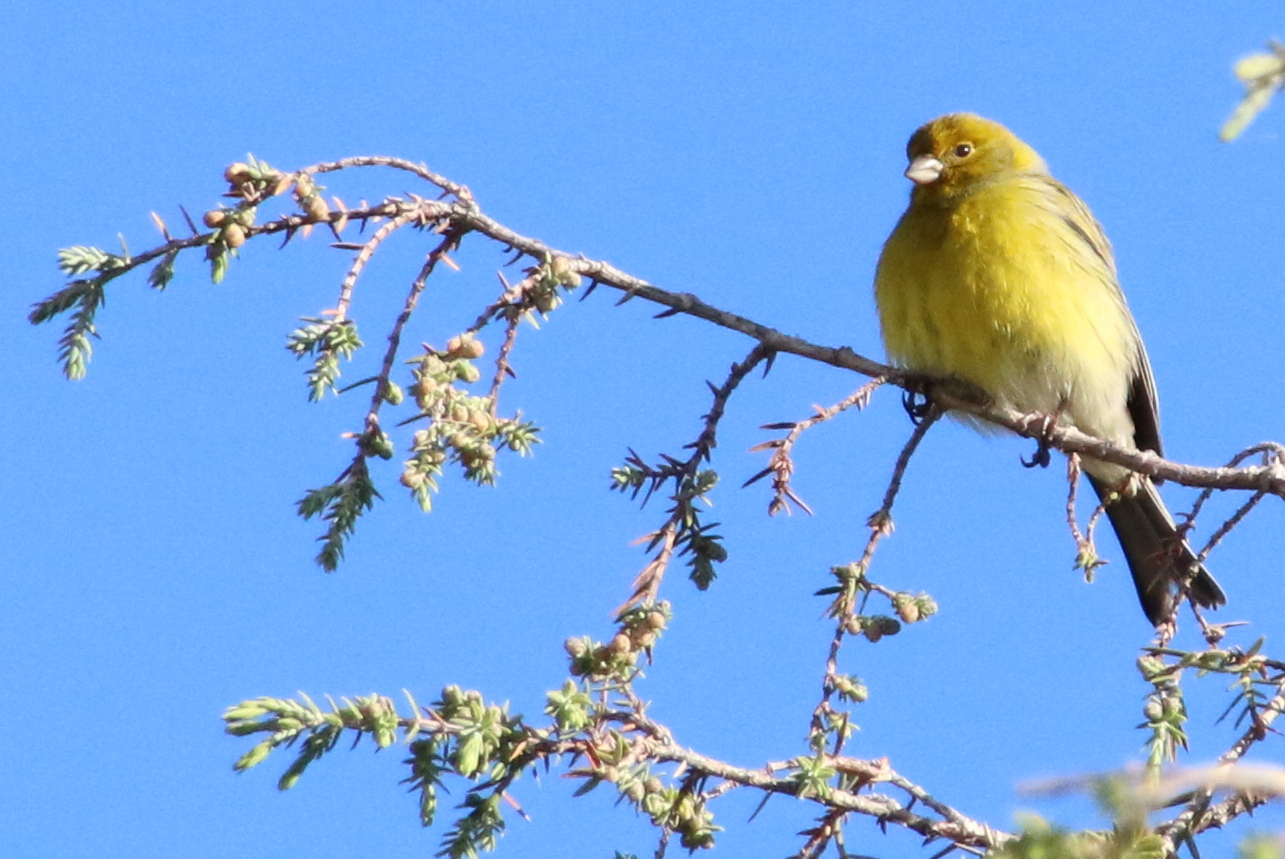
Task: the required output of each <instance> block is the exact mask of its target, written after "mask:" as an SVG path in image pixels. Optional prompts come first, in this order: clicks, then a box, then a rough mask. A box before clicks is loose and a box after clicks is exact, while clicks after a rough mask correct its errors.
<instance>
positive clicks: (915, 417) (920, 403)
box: [901, 391, 933, 426]
mask: <svg viewBox="0 0 1285 859" xmlns="http://www.w3.org/2000/svg"><path fill="white" fill-rule="evenodd" d="M901 407H902V408H904V409H905V410H906V414H907V415H909V416H910V422H911V423H913V424H914V425H915V426H919V425H920V424H922V423H923V422H924V418H926V417H928V412H930V411H931V410H932V407H933V401H932V399H931V398H929V396H928V395H927V394H926V393H924V392H922V391H902V392H901Z"/></svg>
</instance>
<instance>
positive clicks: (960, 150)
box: [955, 143, 973, 158]
mask: <svg viewBox="0 0 1285 859" xmlns="http://www.w3.org/2000/svg"><path fill="white" fill-rule="evenodd" d="M972 154H973V144H971V143H961V144H959V145H958V146H956V147H955V157H956V158H967V157H968V156H969V155H972Z"/></svg>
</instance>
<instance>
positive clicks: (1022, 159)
mask: <svg viewBox="0 0 1285 859" xmlns="http://www.w3.org/2000/svg"><path fill="white" fill-rule="evenodd" d="M906 154H907V157H908V158H909V160H910V166H909V167H908V168H907V169H906V177H907V178H909V179H910V180H911V181H912V182H914V183H915V184H914V188H913V189H912V190H911V194H910V206H909V207H908V208H907V209H906V212H905V214H904V215H902V216H901V220H900V221H899V222H898V223H897V226H896V228H895V229H894V230H893V231H892V235H891V236H889V237H888V241H887V243H886V244H885V245H884V248H883V253H882V254H881V255H880V257H879V266H878V269H877V272H876V274H875V301H876V303H877V304H878V306H879V320H880V324H881V325H882V329H883V340H884V345H885V347H886V348H887V351H888V355H889V358H890V359H891V360H892V361H893V362H894V363H895V364H896V365H898V366H901V367H904V368H906V369H908V370H915V371H919V372H924V373H932V374H937V375H942V376H954V377H956V378H959V379H961V380H963V381H965V382H969V383H971V384H972V385H974V386H976V387H978V388H980V389H981V390H982V391H984V392H986V394H987V395H989V396H990V397H991V398H992V399H993V400H994V402H995V403H996V404H997V405H1000V406H1006V407H1008V408H1012V409H1017V410H1019V411H1022V412H1027V413H1032V412H1034V413H1040V414H1043V415H1048V416H1056V417H1057V418H1058V419H1059V420H1060V421H1061V422H1063V423H1066V424H1069V425H1071V426H1074V427H1076V428H1077V429H1079V430H1081V431H1082V432H1085V433H1088V434H1089V435H1093V436H1097V437H1099V438H1103V439H1106V440H1108V441H1111V442H1113V443H1115V444H1117V445H1120V446H1121V447H1125V448H1130V449H1137V450H1152V451H1155V452H1156V453H1157V454H1160V453H1161V446H1160V424H1159V415H1158V412H1157V403H1156V390H1155V383H1154V381H1153V379H1152V376H1151V365H1150V362H1149V361H1148V360H1147V353H1146V349H1145V348H1144V347H1143V345H1142V337H1141V335H1139V333H1138V327H1137V325H1136V324H1135V323H1134V321H1133V316H1132V314H1130V313H1129V308H1128V305H1127V304H1126V303H1125V300H1124V293H1122V292H1121V291H1120V284H1119V281H1118V280H1117V277H1116V269H1115V261H1114V260H1113V258H1112V256H1111V245H1110V244H1109V243H1108V242H1107V238H1106V236H1105V235H1104V234H1103V232H1102V228H1101V227H1100V226H1099V225H1098V222H1097V221H1096V220H1094V218H1093V215H1092V214H1091V213H1090V212H1089V209H1088V207H1087V206H1086V205H1085V204H1084V203H1083V202H1082V201H1081V200H1080V198H1078V197H1076V196H1075V194H1073V193H1071V191H1069V190H1068V189H1067V188H1066V186H1064V185H1062V184H1061V183H1060V182H1058V181H1057V180H1056V179H1054V178H1053V177H1052V176H1050V175H1049V172H1048V168H1047V167H1046V166H1045V164H1044V160H1043V159H1042V158H1040V156H1039V155H1038V154H1037V153H1036V152H1035V150H1034V149H1032V148H1031V147H1030V146H1028V145H1026V144H1025V143H1023V142H1022V141H1021V140H1019V139H1018V138H1017V136H1016V135H1014V134H1013V133H1012V132H1011V131H1009V130H1008V129H1007V128H1005V127H1004V126H1002V125H1000V124H999V123H996V122H992V121H990V120H988V119H983V118H982V117H980V116H975V115H973V114H968V113H952V114H948V115H946V116H942V117H939V118H937V119H934V120H933V121H932V122H929V123H928V124H927V125H924V126H923V127H921V128H920V129H918V130H917V131H916V132H915V133H914V135H913V136H912V137H911V138H910V142H909V143H908V144H907V146H906ZM1084 470H1085V472H1086V473H1087V474H1088V477H1089V482H1090V483H1092V484H1093V488H1094V489H1095V490H1096V491H1097V494H1098V497H1099V498H1102V499H1103V500H1107V499H1109V498H1110V497H1111V496H1112V494H1113V493H1115V494H1116V496H1117V497H1116V500H1114V501H1112V502H1111V503H1109V504H1107V507H1106V512H1107V516H1108V518H1109V519H1110V521H1111V525H1112V526H1113V527H1114V528H1115V532H1116V536H1117V537H1118V538H1119V540H1120V546H1121V548H1122V549H1123V550H1124V556H1125V558H1126V559H1127V560H1128V563H1129V569H1130V571H1131V572H1132V573H1133V583H1134V585H1135V587H1137V590H1138V599H1139V600H1141V602H1142V609H1143V611H1144V612H1146V615H1147V619H1148V620H1150V621H1151V623H1152V624H1153V625H1157V624H1159V623H1160V622H1161V621H1163V620H1164V619H1165V618H1166V617H1168V616H1170V614H1171V613H1172V611H1173V608H1174V603H1175V599H1176V592H1177V589H1178V587H1179V584H1180V583H1181V582H1184V581H1186V582H1188V584H1187V589H1188V593H1189V594H1190V597H1191V599H1192V600H1193V601H1194V602H1196V603H1197V604H1198V605H1201V606H1205V607H1210V608H1213V607H1217V606H1219V605H1222V604H1223V603H1224V602H1225V601H1226V597H1225V596H1224V595H1223V592H1222V589H1221V588H1220V587H1219V586H1218V583H1217V582H1216V581H1214V579H1213V577H1212V576H1211V575H1209V571H1208V570H1206V569H1205V568H1204V567H1203V566H1201V565H1200V564H1199V563H1198V562H1197V560H1196V557H1195V555H1194V553H1193V552H1192V550H1191V547H1190V546H1188V545H1187V543H1186V542H1184V541H1183V540H1181V539H1179V538H1178V536H1177V531H1176V529H1175V527H1174V521H1173V517H1172V516H1171V515H1170V514H1169V511H1168V510H1167V509H1166V508H1165V506H1164V502H1163V501H1161V500H1160V495H1159V494H1158V493H1157V492H1156V488H1155V486H1154V485H1152V482H1151V481H1150V480H1149V479H1148V478H1146V477H1143V476H1140V475H1132V476H1131V472H1129V470H1128V469H1126V468H1123V467H1121V466H1118V465H1113V464H1111V463H1107V462H1103V461H1100V460H1094V459H1085V461H1084Z"/></svg>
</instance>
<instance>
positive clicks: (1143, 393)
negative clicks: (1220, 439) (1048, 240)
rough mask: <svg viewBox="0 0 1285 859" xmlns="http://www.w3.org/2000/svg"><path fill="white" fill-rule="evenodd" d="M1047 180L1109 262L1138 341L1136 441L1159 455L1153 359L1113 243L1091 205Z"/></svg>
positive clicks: (1066, 218)
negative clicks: (1122, 280)
mask: <svg viewBox="0 0 1285 859" xmlns="http://www.w3.org/2000/svg"><path fill="white" fill-rule="evenodd" d="M1047 182H1048V184H1049V185H1050V186H1051V187H1052V188H1053V189H1054V190H1055V191H1056V192H1057V195H1058V196H1059V198H1060V199H1061V202H1062V203H1064V204H1065V205H1066V209H1065V210H1063V213H1062V215H1061V218H1062V221H1063V222H1064V223H1065V224H1066V225H1067V226H1068V227H1070V228H1071V231H1072V232H1073V233H1074V234H1075V235H1076V236H1077V237H1078V238H1080V239H1081V240H1082V241H1083V242H1084V243H1085V244H1086V245H1087V246H1088V247H1089V249H1090V250H1092V251H1093V254H1094V255H1095V256H1096V257H1097V258H1098V259H1099V260H1101V261H1102V262H1103V263H1104V264H1105V265H1106V267H1107V269H1108V271H1109V272H1110V278H1111V288H1112V291H1113V292H1114V294H1115V297H1116V300H1117V301H1119V302H1120V307H1121V308H1122V309H1123V310H1124V313H1125V316H1126V317H1127V318H1128V320H1129V325H1130V327H1131V328H1132V329H1133V341H1134V342H1135V343H1137V344H1138V353H1137V355H1136V356H1135V358H1134V365H1133V372H1134V375H1133V379H1132V381H1131V382H1130V383H1129V399H1128V409H1129V417H1130V418H1132V419H1133V443H1134V445H1135V446H1137V448H1138V450H1151V451H1155V453H1156V455H1157V456H1164V450H1163V448H1162V446H1161V443H1160V401H1159V399H1158V398H1157V396H1156V380H1155V377H1154V376H1153V375H1152V373H1151V361H1150V360H1149V359H1148V358H1147V349H1146V347H1145V346H1144V345H1143V344H1142V334H1141V332H1139V331H1138V324H1137V322H1135V321H1134V319H1133V314H1132V313H1130V312H1129V308H1128V305H1127V304H1126V302H1125V300H1124V292H1123V290H1121V289H1120V281H1119V279H1118V276H1117V274H1116V269H1115V258H1114V257H1113V256H1112V254H1111V243H1110V242H1109V241H1108V240H1107V236H1106V233H1105V232H1103V230H1102V225H1101V224H1099V223H1098V222H1097V219H1096V218H1094V217H1093V213H1092V212H1090V211H1089V207H1088V206H1086V205H1085V204H1084V201H1083V200H1081V199H1080V198H1079V197H1077V196H1075V194H1074V193H1073V192H1072V191H1071V190H1070V189H1069V188H1067V187H1066V186H1065V185H1063V184H1062V183H1061V182H1058V181H1057V180H1056V179H1054V178H1052V177H1048V179H1047Z"/></svg>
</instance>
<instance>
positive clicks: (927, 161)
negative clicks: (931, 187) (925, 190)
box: [906, 155, 946, 185]
mask: <svg viewBox="0 0 1285 859" xmlns="http://www.w3.org/2000/svg"><path fill="white" fill-rule="evenodd" d="M945 167H946V165H945V164H942V163H941V162H940V161H939V160H937V159H936V158H934V157H932V156H931V155H920V156H919V157H918V158H916V159H915V160H914V161H911V162H910V166H909V167H907V168H906V178H907V179H909V180H910V181H911V182H914V183H915V184H916V185H927V184H928V183H930V182H936V181H937V180H938V179H940V178H941V171H942V170H943V169H945Z"/></svg>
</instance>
